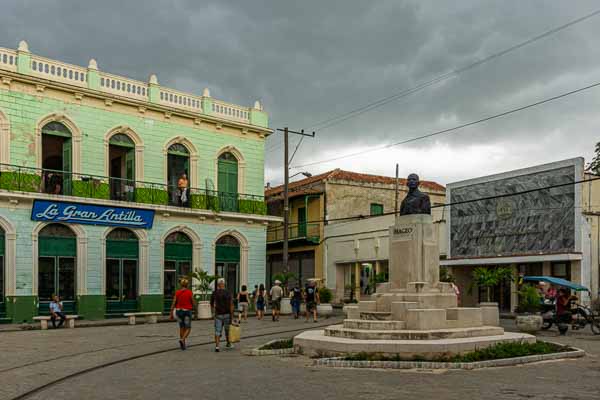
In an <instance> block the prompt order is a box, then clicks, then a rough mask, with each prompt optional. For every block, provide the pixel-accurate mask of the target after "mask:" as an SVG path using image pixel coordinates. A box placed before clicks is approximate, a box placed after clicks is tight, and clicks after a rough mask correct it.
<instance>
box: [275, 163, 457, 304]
mask: <svg viewBox="0 0 600 400" xmlns="http://www.w3.org/2000/svg"><path fill="white" fill-rule="evenodd" d="M395 181H396V179H395V178H392V177H387V176H379V175H369V174H360V173H356V172H351V171H343V170H340V169H335V170H332V171H329V172H326V173H323V174H319V175H315V176H311V177H309V178H306V179H301V180H298V181H295V182H292V183H290V185H289V198H290V203H289V204H290V226H289V254H290V256H289V271H290V272H292V273H293V274H295V275H297V276H299V277H300V279H301V281H302V283H303V282H304V280H306V279H308V278H317V279H321V280H322V281H323V282H324V283H325V284H326V285H327V286H328V287H330V288H332V289H336V288H338V286H337V282H338V275H339V274H341V276H346V278H344V279H346V280H348V279H352V278H351V277H350V275H351V274H354V273H355V271H354V266H355V265H357V262H351V258H352V257H353V256H352V254H354V250H351V251H346V250H348V249H346V247H344V246H345V244H343V245H342V247H339V248H336V247H335V245H332V246H330V244H329V243H330V240H331V239H332V238H331V237H330V236H332V235H336V234H337V232H338V230H342V231H343V232H344V234H348V233H349V231H346V230H345V228H344V227H347V226H352V227H353V228H352V234H357V235H360V234H362V233H364V229H362V228H363V226H367V225H369V226H371V225H372V224H373V223H374V222H373V221H374V220H376V221H387V220H388V219H389V218H388V217H386V216H382V217H377V218H370V219H367V220H360V221H354V222H353V220H351V219H347V220H344V218H347V217H349V216H359V215H362V216H369V217H370V216H377V215H383V214H386V213H390V212H393V211H394V206H395V183H396V182H395ZM420 188H421V190H422V191H424V192H425V193H427V194H429V196H430V197H431V202H432V205H438V204H443V203H444V198H445V197H444V196H445V191H444V190H445V189H444V187H443V186H441V185H439V184H437V183H435V182H429V181H422V182H421V187H420ZM407 192H408V188H407V187H406V181H405V179H403V178H402V179H399V195H398V199H399V200H398V201H399V202H401V201H402V199H404V196H406V193H407ZM265 199H266V201H267V206H268V210H269V214H270V215H276V216H282V215H283V188H282V187H281V186H278V187H275V188H271V189H267V190H266V191H265ZM381 223H383V224H385V223H387V222H381ZM387 227H389V225H387V226H385V227H382V229H383V228H385V229H387ZM330 232H331V233H330ZM282 241H283V227H282V225H281V223H278V222H275V223H271V224H270V225H269V229H268V231H267V282H270V281H271V277H272V276H273V275H275V274H276V273H279V272H281V271H283V269H284V267H283V264H282V252H283V251H282ZM336 243H337V242H336ZM338 244H340V243H338ZM342 248H343V250H342ZM328 249H329V250H328ZM332 249H333V250H332ZM331 251H333V252H334V253H331ZM334 254H335V255H334ZM338 256H339V257H341V258H339V259H338ZM380 256H383V254H380ZM380 256H377V257H374V258H369V260H371V261H373V262H374V261H376V260H380V261H381V265H379V266H378V268H381V270H382V271H384V270H385V260H387V258H381V257H380ZM336 260H337V261H336ZM332 263H333V264H332ZM348 265H352V268H348ZM360 274H361V272H359V275H360ZM363 275H364V272H363ZM352 276H355V275H352ZM355 281H356V279H352V282H355ZM338 289H339V290H337V291H336V293H338V295H339V296H343V290H344V288H343V286H342V287H339V288H338ZM339 296H338V297H339Z"/></svg>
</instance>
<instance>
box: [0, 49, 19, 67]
mask: <svg viewBox="0 0 600 400" xmlns="http://www.w3.org/2000/svg"><path fill="white" fill-rule="evenodd" d="M0 68H2V69H6V70H9V71H16V70H17V52H16V51H14V50H11V49H5V48H4V47H0Z"/></svg>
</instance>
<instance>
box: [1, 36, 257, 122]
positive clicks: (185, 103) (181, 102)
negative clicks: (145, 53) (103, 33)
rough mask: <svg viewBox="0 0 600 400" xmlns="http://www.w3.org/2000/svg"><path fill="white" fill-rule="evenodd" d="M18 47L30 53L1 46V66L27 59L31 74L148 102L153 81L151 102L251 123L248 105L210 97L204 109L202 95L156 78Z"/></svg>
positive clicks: (14, 66) (13, 66)
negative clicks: (110, 70)
mask: <svg viewBox="0 0 600 400" xmlns="http://www.w3.org/2000/svg"><path fill="white" fill-rule="evenodd" d="M19 46H20V47H19V51H22V52H23V55H24V56H25V55H29V57H23V58H21V56H20V53H19V51H15V50H11V49H6V48H3V47H0V69H2V70H7V71H12V72H17V71H18V69H17V62H18V60H22V59H25V60H27V59H30V63H29V66H28V67H29V68H25V69H26V70H29V72H28V73H29V74H31V75H33V76H36V77H39V78H43V79H46V80H51V81H58V82H63V83H67V84H70V85H75V86H79V87H93V88H94V89H97V90H99V91H102V92H106V93H111V94H116V95H118V96H122V97H128V98H132V99H135V100H142V101H150V86H151V85H153V84H156V86H155V87H156V88H157V90H158V99H157V100H154V99H153V101H158V103H160V104H162V105H164V106H167V107H173V108H178V109H183V110H186V111H191V112H194V113H206V114H213V115H215V116H217V117H220V118H224V119H229V120H233V121H239V122H243V123H249V122H250V111H251V108H249V107H241V106H238V105H235V104H230V103H226V102H223V101H219V100H215V99H212V109H207V110H204V109H203V108H202V99H203V96H197V95H193V94H190V93H185V92H180V91H178V90H174V89H169V88H165V87H162V86H159V85H158V82H157V80H156V77H152V80H151V82H152V83H148V82H141V81H136V80H133V79H128V78H125V77H122V76H118V75H112V74H109V73H106V72H102V71H99V70H98V69H97V65H96V61H95V60H90V64H89V67H88V68H85V67H80V66H77V65H72V64H67V63H63V62H60V61H55V60H51V59H49V58H45V57H41V56H38V55H34V54H31V53H29V49H28V46H27V43H26V42H24V41H22V42H21V43H20V44H19ZM21 46H22V47H21ZM88 71H89V72H88ZM96 73H97V76H98V84H97V85H98V86H96V85H94V84H93V85H92V86H90V83H93V82H94V81H92V82H89V77H90V75H92V74H96ZM92 76H93V75H92ZM153 87H154V86H153ZM204 96H206V97H207V98H210V93H209V92H208V90H205V92H204Z"/></svg>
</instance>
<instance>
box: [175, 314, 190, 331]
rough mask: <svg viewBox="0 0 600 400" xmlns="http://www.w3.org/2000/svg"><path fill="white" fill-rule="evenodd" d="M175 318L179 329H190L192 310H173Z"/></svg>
mask: <svg viewBox="0 0 600 400" xmlns="http://www.w3.org/2000/svg"><path fill="white" fill-rule="evenodd" d="M175 316H176V317H177V322H179V327H180V328H186V329H190V328H191V327H192V310H181V309H179V310H175Z"/></svg>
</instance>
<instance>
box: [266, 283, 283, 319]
mask: <svg viewBox="0 0 600 400" xmlns="http://www.w3.org/2000/svg"><path fill="white" fill-rule="evenodd" d="M269 297H270V298H271V316H272V318H273V322H275V321H279V313H280V312H281V298H282V297H283V289H282V288H281V281H279V280H275V285H274V286H273V287H272V288H271V292H270V293H269Z"/></svg>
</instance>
